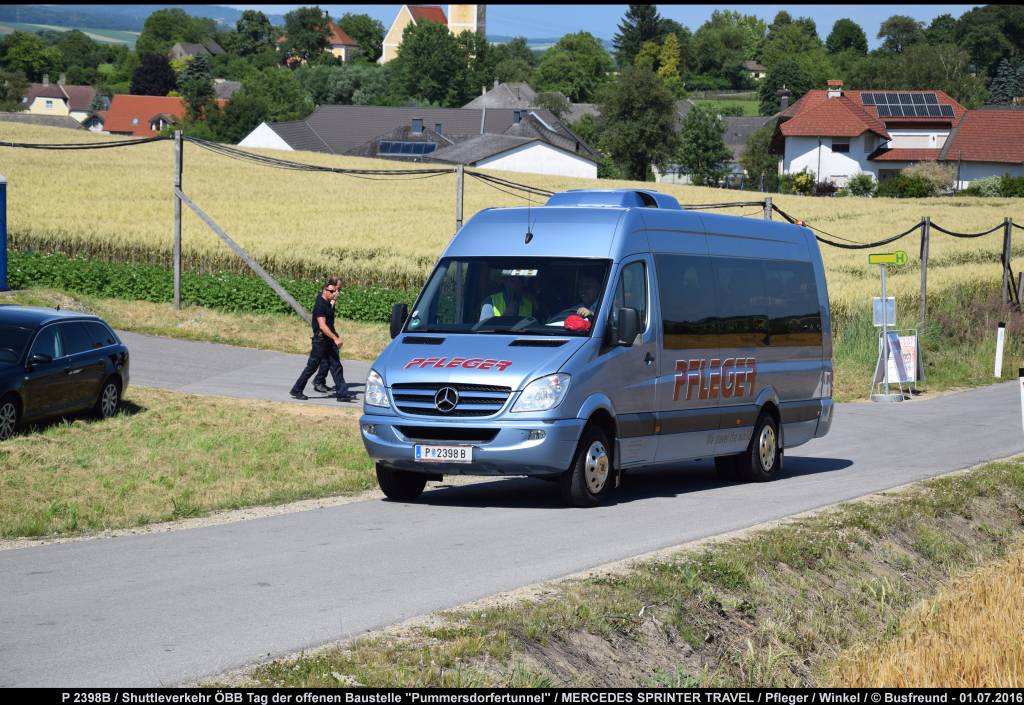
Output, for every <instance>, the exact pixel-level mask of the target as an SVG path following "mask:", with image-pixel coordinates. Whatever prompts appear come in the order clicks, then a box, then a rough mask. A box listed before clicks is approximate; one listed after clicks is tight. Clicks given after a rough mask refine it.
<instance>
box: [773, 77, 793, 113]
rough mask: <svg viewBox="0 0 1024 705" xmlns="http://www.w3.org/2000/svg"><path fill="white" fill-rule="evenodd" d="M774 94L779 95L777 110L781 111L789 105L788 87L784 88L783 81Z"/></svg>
mask: <svg viewBox="0 0 1024 705" xmlns="http://www.w3.org/2000/svg"><path fill="white" fill-rule="evenodd" d="M775 95H777V96H778V97H779V112H780V113H781V112H783V111H784V110H785V109H786V108H788V107H789V96H790V93H789V89H788V88H786V84H785V83H783V84H782V88H780V89H779V90H778V91H777V92H776V93H775Z"/></svg>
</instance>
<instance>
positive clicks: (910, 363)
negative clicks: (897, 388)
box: [875, 331, 919, 384]
mask: <svg viewBox="0 0 1024 705" xmlns="http://www.w3.org/2000/svg"><path fill="white" fill-rule="evenodd" d="M881 362H882V336H878V361H877V362H876V364H875V383H876V384H877V383H881V382H884V381H885V379H884V377H883V376H882V365H881ZM887 362H888V368H889V370H888V372H889V383H890V384H896V383H897V382H899V383H900V384H910V383H912V382H915V383H916V382H917V381H918V380H917V372H918V364H919V362H918V350H917V336H916V335H899V334H897V333H896V332H895V331H890V332H889V359H888V361H887Z"/></svg>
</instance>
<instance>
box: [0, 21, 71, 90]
mask: <svg viewBox="0 0 1024 705" xmlns="http://www.w3.org/2000/svg"><path fill="white" fill-rule="evenodd" d="M0 65H2V66H3V67H4V68H6V69H7V70H8V71H20V72H21V73H23V74H24V75H25V77H26V78H27V79H28V80H29V81H37V82H38V81H41V80H42V78H43V76H44V75H46V74H50V75H51V76H52V77H54V78H56V74H57V73H58V72H60V71H61V70H62V69H63V67H64V58H63V57H62V56H61V53H60V50H59V49H57V48H56V47H48V46H46V43H45V42H44V41H43V40H42V39H41V38H40V37H38V36H37V35H35V34H28V33H26V32H12V33H11V34H9V35H7V37H5V38H4V39H3V41H0Z"/></svg>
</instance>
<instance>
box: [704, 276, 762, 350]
mask: <svg viewBox="0 0 1024 705" xmlns="http://www.w3.org/2000/svg"><path fill="white" fill-rule="evenodd" d="M712 261H713V262H714V267H715V280H716V282H717V288H716V292H717V294H718V297H717V298H718V315H719V316H720V317H721V321H720V324H719V325H720V328H719V344H720V345H721V346H722V347H723V348H752V347H757V346H761V345H767V344H768V337H767V336H768V297H767V295H766V294H765V287H764V271H763V269H762V262H761V260H756V259H734V258H727V257H715V258H714V259H713V260H712Z"/></svg>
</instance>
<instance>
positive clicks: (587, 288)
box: [575, 274, 601, 318]
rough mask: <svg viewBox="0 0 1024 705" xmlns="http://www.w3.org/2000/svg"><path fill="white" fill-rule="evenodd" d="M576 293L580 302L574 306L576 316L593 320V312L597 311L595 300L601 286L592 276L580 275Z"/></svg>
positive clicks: (599, 293)
mask: <svg viewBox="0 0 1024 705" xmlns="http://www.w3.org/2000/svg"><path fill="white" fill-rule="evenodd" d="M576 291H577V294H578V296H579V300H580V303H578V304H576V306H575V308H576V315H577V316H581V317H583V318H593V317H594V311H595V310H596V309H597V299H598V297H599V296H600V295H601V285H600V284H599V283H598V281H597V279H596V278H595V277H593V276H592V275H590V274H582V275H580V279H579V284H578V286H577V287H576Z"/></svg>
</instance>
